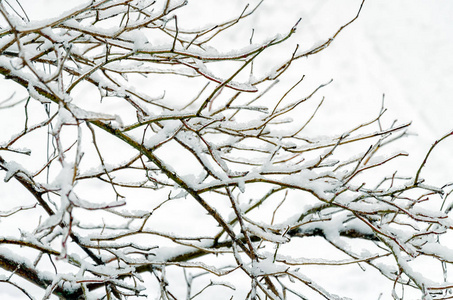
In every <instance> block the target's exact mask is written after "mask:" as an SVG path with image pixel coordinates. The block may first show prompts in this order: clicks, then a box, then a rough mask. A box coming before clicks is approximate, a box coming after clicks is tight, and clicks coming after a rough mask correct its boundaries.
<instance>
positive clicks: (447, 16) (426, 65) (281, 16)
mask: <svg viewBox="0 0 453 300" xmlns="http://www.w3.org/2000/svg"><path fill="white" fill-rule="evenodd" d="M79 2H80V1H60V0H41V1H35V0H26V1H21V3H22V4H23V6H24V8H25V10H26V11H27V13H28V14H29V16H30V17H31V18H32V19H39V18H43V17H55V16H58V15H59V14H60V13H61V12H62V11H65V10H67V9H70V8H71V6H73V5H75V4H76V3H79ZM245 3H246V1H238V0H235V1H198V0H192V1H190V0H189V5H188V6H187V8H184V9H185V11H183V13H184V18H183V17H181V18H180V19H178V22H181V24H183V23H184V22H186V24H187V25H189V26H201V25H202V24H203V23H204V22H205V21H206V22H211V23H214V22H215V21H216V18H219V16H221V15H222V14H223V15H226V16H228V15H230V16H235V15H237V14H238V12H240V11H241V10H242V8H243V6H244V4H245ZM251 3H256V1H255V2H253V1H251ZM359 6H360V1H354V0H347V1H346V0H345V1H336V0H330V1H320V0H313V1H305V0H304V1H300V0H299V1H296V0H283V1H278V0H264V2H263V4H262V6H261V8H260V9H259V10H258V11H257V12H256V14H255V15H254V16H252V17H251V18H250V19H249V20H248V21H246V22H251V23H252V24H254V25H253V26H254V27H255V30H256V33H255V34H256V37H255V38H256V39H257V40H259V39H260V38H264V37H266V36H267V37H270V36H272V35H273V34H276V33H284V32H286V31H287V30H288V29H289V28H291V26H292V25H294V23H295V22H296V21H297V19H298V18H299V17H302V21H301V23H300V24H299V27H298V31H297V33H296V34H295V35H294V37H293V38H292V40H291V41H290V42H289V43H288V44H287V46H285V49H286V51H287V52H288V53H290V52H291V51H292V49H294V46H295V44H300V47H301V48H303V49H309V48H311V47H313V46H314V45H317V44H319V43H320V42H321V41H324V40H326V39H327V38H328V37H330V36H331V35H332V34H333V33H334V32H335V31H336V29H338V27H339V26H341V25H342V24H345V23H346V22H348V21H349V20H350V19H351V18H352V17H353V16H354V15H355V14H356V12H357V10H358V7H359ZM213 12H215V13H213ZM219 12H220V14H219ZM191 16H192V17H193V18H191ZM452 16H453V1H448V0H437V1H426V0H400V1H372V0H368V1H367V2H366V3H365V5H364V7H363V10H362V12H361V15H360V17H359V19H358V20H356V21H355V23H353V24H352V25H351V26H349V27H348V28H346V29H345V30H344V31H343V32H342V33H340V35H339V36H338V37H337V38H336V40H335V41H334V42H333V43H332V45H331V46H330V47H329V48H328V49H326V50H325V51H323V52H322V53H320V54H319V55H316V56H313V57H310V58H309V59H308V60H304V61H301V62H299V63H297V64H295V65H294V68H293V70H292V71H291V74H288V76H286V77H283V78H282V79H286V80H288V85H291V84H293V83H294V82H295V81H296V80H297V79H298V78H300V76H301V75H302V74H305V75H306V76H307V85H310V84H311V85H313V86H315V85H316V84H320V83H323V82H327V81H329V80H330V79H334V81H333V83H332V84H331V85H329V86H328V87H327V88H326V89H324V90H323V91H322V93H321V94H320V95H321V96H325V97H326V102H325V104H324V107H323V109H322V111H321V112H320V116H319V117H321V118H324V122H322V124H324V125H323V126H325V128H321V130H326V131H329V130H330V128H333V127H338V128H342V126H344V128H345V129H348V128H351V125H352V124H358V123H360V122H364V121H367V120H369V119H370V118H371V117H372V116H376V115H377V113H378V112H379V109H380V106H381V101H382V95H383V94H385V104H386V107H387V108H388V112H387V113H386V119H385V120H388V122H391V120H393V119H398V120H400V121H401V122H408V121H412V124H413V125H412V129H411V131H412V132H414V133H416V134H418V135H417V136H414V137H411V138H409V139H406V140H405V143H404V144H403V146H404V150H406V151H408V152H409V153H410V157H409V158H408V159H407V160H406V162H402V163H401V165H402V167H404V168H408V169H409V170H415V169H416V167H417V166H418V165H417V164H420V163H421V161H422V160H423V157H424V155H425V153H426V152H427V150H428V149H429V147H430V146H431V144H432V143H433V142H434V141H435V140H436V139H439V138H440V137H442V136H443V135H444V134H446V133H447V132H449V131H451V130H453V39H452V37H453V19H452ZM209 18H211V19H209ZM246 35H249V33H248V32H239V33H237V34H233V33H231V37H230V40H228V41H227V42H228V43H230V47H231V48H233V49H234V47H235V39H233V37H234V36H236V38H237V40H238V43H240V41H243V40H244V36H246ZM277 50H278V48H277ZM277 50H276V51H277ZM282 51H283V50H282ZM274 55H275V56H274V57H273V58H272V57H269V66H271V65H272V62H273V59H275V61H279V59H280V58H281V59H283V57H280V56H279V55H278V53H276V54H274ZM8 84H9V82H8V81H5V80H1V81H0V90H5V89H7V88H9V85H8ZM315 124H318V123H315ZM319 124H321V122H320V123H319ZM318 129H319V128H318ZM0 130H1V129H0ZM328 133H329V132H326V135H327V134H328ZM452 149H453V139H450V140H446V141H444V143H443V144H441V145H440V147H439V148H438V149H437V150H436V151H435V152H434V153H433V156H432V157H431V158H430V161H429V163H428V165H427V168H426V171H424V172H426V173H423V176H422V177H426V178H427V180H428V181H429V182H430V183H433V184H434V183H437V185H439V184H442V183H446V182H452V181H453V159H452V155H451V153H452ZM1 288H3V287H1ZM1 288H0V290H1ZM378 290H379V287H377V291H378ZM2 299H3V298H2Z"/></svg>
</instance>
